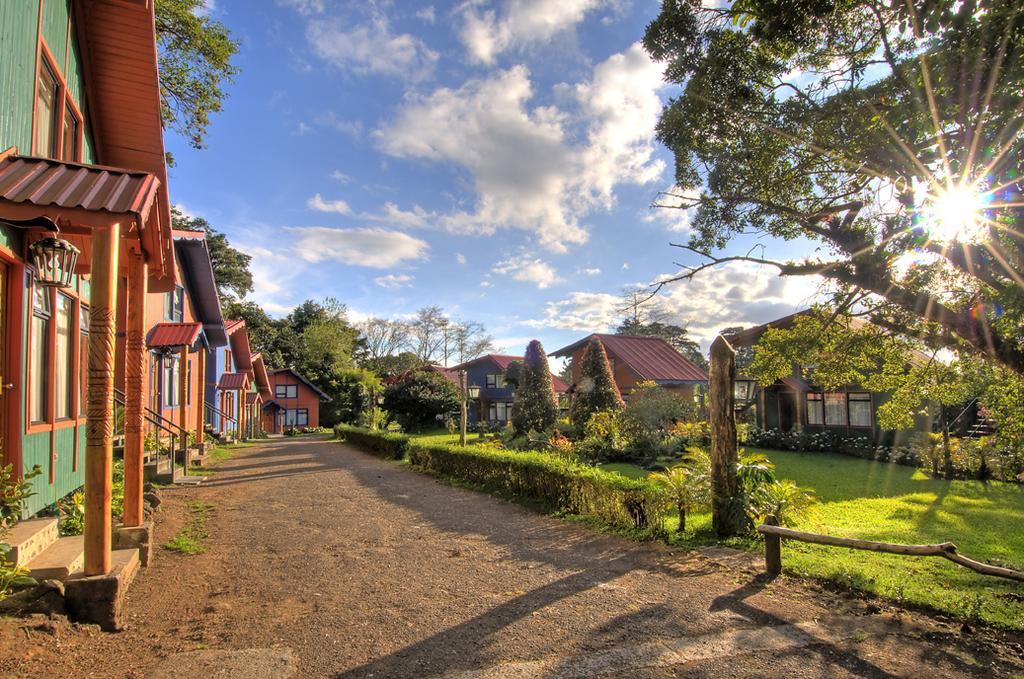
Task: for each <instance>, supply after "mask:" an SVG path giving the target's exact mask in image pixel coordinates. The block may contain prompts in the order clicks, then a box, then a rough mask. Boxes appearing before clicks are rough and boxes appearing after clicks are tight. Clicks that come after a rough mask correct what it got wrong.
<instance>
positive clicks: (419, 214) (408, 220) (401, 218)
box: [360, 201, 438, 229]
mask: <svg viewBox="0 0 1024 679" xmlns="http://www.w3.org/2000/svg"><path fill="white" fill-rule="evenodd" d="M360 216H361V217H362V218H363V219H366V220H369V221H371V222H383V223H385V224H394V225H395V226H404V227H409V228H416V229H425V228H429V227H430V226H432V225H433V224H434V223H435V222H436V221H437V220H438V215H437V213H435V212H427V211H426V210H424V209H423V208H422V207H420V206H419V205H413V206H412V209H411V210H403V209H402V208H400V207H398V205H396V204H395V203H392V202H390V201H388V202H387V203H384V209H383V210H382V211H381V212H379V213H375V214H373V213H364V214H362V215H360Z"/></svg>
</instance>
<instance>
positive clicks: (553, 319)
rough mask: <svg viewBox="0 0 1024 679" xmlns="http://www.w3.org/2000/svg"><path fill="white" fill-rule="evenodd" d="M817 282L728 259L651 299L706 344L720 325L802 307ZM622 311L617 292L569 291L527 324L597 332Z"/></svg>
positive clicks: (741, 323)
mask: <svg viewBox="0 0 1024 679" xmlns="http://www.w3.org/2000/svg"><path fill="white" fill-rule="evenodd" d="M665 278H668V276H662V277H660V280H664V279H665ZM820 284H821V279H820V278H817V277H783V276H779V275H777V273H776V270H775V269H774V268H771V267H763V266H760V265H757V264H754V263H749V262H733V263H729V264H726V265H723V266H721V267H718V268H715V269H709V270H706V271H702V272H701V273H699V274H697V275H696V276H695V277H694V278H693V279H692V280H689V281H679V282H676V283H671V284H669V285H668V286H666V287H665V288H664V289H663V290H662V292H661V294H660V295H659V296H658V297H657V298H655V301H654V302H653V303H655V304H658V305H659V306H660V308H661V310H662V311H663V312H664V313H665V314H666V322H668V323H673V324H675V325H680V326H683V327H686V328H687V329H688V330H689V331H690V334H691V335H692V336H693V337H694V338H695V339H697V340H699V341H701V342H702V343H703V344H704V345H705V346H706V345H707V344H709V343H710V342H711V340H713V339H714V338H715V336H716V335H717V334H718V333H719V331H721V330H722V329H723V328H726V327H729V326H736V325H739V326H751V325H758V324H761V323H766V322H768V321H771V320H775V319H776V318H780V317H782V316H786V315H788V314H791V313H793V312H794V311H797V310H799V309H802V308H805V307H807V306H808V305H809V304H811V303H812V302H814V301H815V300H816V298H817V296H818V290H819V286H820ZM622 316H623V311H622V299H621V297H620V296H619V295H613V294H608V293H594V292H574V293H572V294H570V295H568V296H567V297H566V298H564V299H562V300H557V301H553V302H549V303H548V304H547V306H546V308H545V310H544V316H543V317H542V318H538V319H533V320H530V321H527V322H526V324H527V325H530V326H533V327H551V328H562V329H566V330H579V331H585V332H600V331H603V330H608V329H610V328H613V327H615V326H617V325H618V324H619V322H620V321H621V320H622Z"/></svg>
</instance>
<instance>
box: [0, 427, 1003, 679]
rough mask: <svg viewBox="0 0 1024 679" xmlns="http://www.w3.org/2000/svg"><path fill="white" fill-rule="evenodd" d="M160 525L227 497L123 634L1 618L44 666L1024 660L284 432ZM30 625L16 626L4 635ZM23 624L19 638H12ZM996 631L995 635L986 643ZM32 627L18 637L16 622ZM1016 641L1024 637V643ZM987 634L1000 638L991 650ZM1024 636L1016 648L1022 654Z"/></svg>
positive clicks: (105, 672)
mask: <svg viewBox="0 0 1024 679" xmlns="http://www.w3.org/2000/svg"><path fill="white" fill-rule="evenodd" d="M164 498H165V501H164V504H163V506H162V507H161V509H160V512H159V514H158V519H159V524H158V530H157V538H158V542H159V543H160V544H162V543H163V542H165V541H166V540H168V539H169V538H170V537H171V536H172V535H174V533H175V532H176V531H177V530H178V529H180V527H181V526H182V525H183V523H184V521H185V519H186V517H187V514H188V512H187V509H186V507H187V505H188V503H190V502H193V501H196V500H202V501H204V502H207V503H209V504H212V505H213V507H214V509H213V511H212V514H211V518H210V521H209V523H208V530H209V538H208V539H207V541H206V546H207V549H206V552H205V553H203V554H200V555H196V556H181V555H178V554H174V553H170V552H167V551H166V550H163V549H158V550H157V553H156V555H155V559H154V561H155V563H154V565H153V566H152V567H150V568H149V569H148V570H146V571H145V572H143V573H141V574H140V576H139V577H138V578H137V579H136V582H135V584H134V585H133V587H132V589H131V591H130V592H129V595H128V598H129V601H128V610H129V611H130V614H131V619H130V623H129V627H128V629H127V630H126V631H124V632H122V633H120V634H103V633H100V632H98V631H94V630H92V629H90V628H82V627H77V626H75V627H69V626H60V625H41V626H33V625H31V624H26V623H24V622H21V621H4V622H3V623H0V639H2V637H3V636H4V635H8V637H7V643H6V644H3V643H0V674H2V675H3V676H38V677H65V676H67V677H71V676H74V677H93V676H96V677H100V676H102V677H107V676H109V677H197V676H199V677H203V676H209V677H246V678H247V679H255V678H258V677H264V676H265V677H286V676H297V677H371V676H372V677H434V676H438V677H441V676H447V677H452V678H459V679H467V678H469V677H486V678H511V677H515V678H517V679H518V678H520V677H671V676H695V677H699V676H716V677H721V676H736V677H747V676H749V677H765V676H771V677H847V676H871V677H876V676H877V677H885V676H922V675H924V674H927V675H929V676H930V677H933V678H934V677H944V676H993V675H994V674H995V675H999V674H1005V675H1010V676H1012V674H1013V673H1014V672H1019V671H1021V670H1020V669H1019V667H1018V666H1017V664H1018V663H1020V662H1021V660H1020V657H1019V655H1015V654H1014V649H1013V647H1012V642H1014V641H1015V640H1014V639H1009V638H1008V637H1005V636H1003V637H998V636H996V637H991V636H990V637H987V641H986V640H983V639H981V638H980V637H979V636H977V635H975V636H973V637H969V638H968V639H969V643H968V641H963V640H961V637H960V636H959V634H958V633H957V632H956V629H957V628H955V627H953V626H950V625H947V624H944V623H942V622H941V621H937V620H933V619H931V618H928V617H926V616H922V615H920V614H913V615H904V616H900V615H898V614H893V613H892V612H887V611H882V612H879V611H878V608H877V607H876V606H873V605H872V604H871V602H868V601H864V600H859V599H854V598H850V597H844V596H841V595H837V594H833V593H830V592H828V591H825V590H823V589H821V588H819V587H816V586H814V585H811V584H807V583H804V582H801V581H796V580H791V579H788V578H780V579H779V580H776V581H775V582H766V581H764V580H763V579H761V578H759V577H757V576H756V571H755V569H751V568H743V567H742V565H743V564H744V563H745V562H746V561H747V559H746V558H744V557H740V558H739V559H736V560H733V561H732V562H729V559H727V558H725V559H723V557H722V552H721V550H719V551H718V552H715V553H711V552H709V553H706V554H698V553H692V552H690V553H685V552H674V551H672V550H669V549H668V548H666V547H664V546H662V545H659V544H646V543H645V544H640V543H635V542H630V541H627V540H624V539H621V538H618V537H616V536H609V535H602V534H599V533H596V532H593V531H591V530H588V529H586V528H583V527H580V526H576V525H573V524H571V523H568V522H565V521H561V520H558V519H554V518H550V517H545V516H541V515H538V514H535V513H532V512H530V511H528V510H525V509H523V508H521V507H519V506H517V505H515V504H512V503H509V502H505V501H503V500H500V499H496V498H493V497H490V496H488V495H485V494H480V493H474V492H471V491H467V490H463V489H459V488H453V487H449V486H446V485H444V484H441V483H438V482H437V481H435V480H433V479H431V478H429V477H427V476H424V475H421V474H418V473H415V472H412V471H410V470H408V469H405V468H404V467H402V466H401V465H399V464H396V463H390V462H384V461H381V460H378V459H376V458H374V457H371V456H369V455H365V454H363V453H361V452H358V451H355V450H353V449H351V448H348V447H345V446H342V445H340V444H337V443H333V442H329V441H323V440H316V439H310V438H300V439H294V440H276V441H273V442H270V443H268V444H266V445H262V446H259V447H256V448H252V449H249V450H246V451H244V452H242V453H241V454H240V455H239V456H238V457H236V458H235V459H233V460H230V461H228V462H226V463H225V464H223V465H222V466H220V467H219V468H218V471H217V473H216V474H214V475H212V476H211V477H210V480H209V481H208V482H207V483H205V484H203V485H202V486H199V487H194V488H176V489H173V490H169V491H166V492H165V493H164ZM11 635H15V636H11ZM15 637H16V639H17V640H16V641H15V640H14V639H15ZM992 639H996V640H997V641H996V642H993V641H992ZM22 640H24V641H22ZM1019 648H1020V647H1019V645H1018V646H1017V649H1019ZM993 649H994V650H993ZM1017 653H1019V650H1018V651H1017Z"/></svg>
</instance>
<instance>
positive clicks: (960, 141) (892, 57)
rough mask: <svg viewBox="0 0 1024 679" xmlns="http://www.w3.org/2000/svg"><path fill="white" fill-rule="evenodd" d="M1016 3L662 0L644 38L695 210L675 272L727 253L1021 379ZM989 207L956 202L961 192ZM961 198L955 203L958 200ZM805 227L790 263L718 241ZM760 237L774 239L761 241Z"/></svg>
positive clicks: (684, 190)
mask: <svg viewBox="0 0 1024 679" xmlns="http://www.w3.org/2000/svg"><path fill="white" fill-rule="evenodd" d="M1022 12H1024V10H1022V6H1021V4H1020V3H1019V2H1018V1H1017V0H973V1H970V2H959V1H958V0H929V1H928V2H907V3H903V2H893V3H881V2H877V1H876V0H847V1H844V2H808V3H779V2H778V1H777V0H736V1H735V2H732V3H729V4H727V5H726V6H718V3H715V5H714V6H712V5H710V4H709V3H698V2H688V1H684V0H664V1H663V3H662V10H661V14H660V15H659V16H658V17H657V18H656V19H655V20H654V21H653V22H652V23H651V24H650V25H649V26H648V28H647V31H646V34H645V36H644V46H645V48H646V49H647V51H648V52H649V53H650V54H651V56H652V57H653V58H654V59H656V60H659V61H661V62H663V63H664V64H665V78H666V80H668V81H669V82H670V83H674V84H677V85H679V86H680V88H681V93H680V94H679V96H677V97H675V98H674V99H672V100H671V102H670V103H669V105H668V106H667V107H666V108H665V110H664V111H663V113H662V116H661V119H660V122H659V124H658V137H659V139H660V140H661V141H662V142H663V143H664V144H665V145H666V146H667V147H668V148H669V149H670V150H671V151H672V152H673V154H674V156H675V178H676V183H677V188H676V189H674V190H673V191H671V192H669V193H668V194H666V195H665V196H664V197H663V200H661V201H659V204H660V205H662V206H664V207H667V208H676V209H694V210H695V215H694V217H693V220H692V225H693V232H692V236H691V238H690V240H689V242H688V243H686V244H683V245H680V247H683V248H684V249H686V250H688V251H689V252H691V253H695V254H696V255H698V256H699V257H700V260H701V261H700V264H698V265H696V266H693V267H686V268H684V270H683V271H681V272H680V274H679V276H678V277H677V278H676V279H675V280H678V279H684V278H689V277H692V276H693V275H695V274H698V273H699V272H700V271H702V270H704V269H706V268H708V267H711V266H716V265H720V264H724V263H727V262H731V261H738V260H742V261H753V262H758V263H761V264H766V265H770V266H773V267H775V268H777V269H778V270H779V272H780V274H781V275H785V276H805V275H816V276H821V277H823V278H824V279H825V280H826V281H828V282H829V284H830V289H831V290H832V291H833V293H834V294H835V300H834V303H833V305H832V306H833V308H835V309H839V310H840V311H847V310H857V311H859V312H860V313H864V314H866V315H867V316H869V317H870V318H871V320H873V321H874V322H875V323H876V324H878V325H880V326H882V327H884V328H886V329H890V330H895V331H896V332H899V333H903V334H906V335H910V336H915V337H921V338H923V339H924V340H926V342H927V343H928V345H929V346H930V347H947V348H952V349H955V350H963V351H968V352H971V353H974V354H977V355H981V356H984V357H987V358H988V359H990V360H992V361H994V362H997V363H999V364H1001V365H1002V366H1004V367H1005V368H1006V369H1008V370H1010V371H1013V372H1015V373H1017V374H1024V332H1022V318H1024V288H1022V286H1021V285H1020V281H1021V280H1022V272H1024V236H1022V235H1021V223H1022V222H1021V219H1020V216H1021V209H1022V208H1021V204H1022V201H1021V199H1020V192H1021V185H1020V177H1021V176H1022V169H1024V168H1022V164H1024V153H1022V151H1024V136H1022V135H1021V134H1020V128H1021V115H1020V114H1021V109H1022V107H1024V87H1022V83H1024V59H1021V52H1022V50H1024V16H1022ZM972 194H976V195H980V196H981V197H982V198H984V200H985V201H986V202H987V205H985V206H984V207H983V209H981V208H979V210H978V211H977V214H973V213H972V212H973V211H970V210H968V211H967V212H968V214H966V215H965V214H961V215H960V218H954V215H952V214H950V213H951V212H952V213H963V212H965V210H964V206H963V203H964V202H965V201H971V195H972ZM958 201H959V202H958ZM751 235H755V236H769V237H773V238H775V239H781V240H786V241H797V240H806V241H809V242H810V244H811V246H812V247H813V248H814V251H813V254H812V255H810V256H808V257H806V258H805V259H801V260H787V259H785V258H772V257H770V256H769V255H770V253H765V254H761V253H762V252H764V250H765V248H762V250H760V251H750V252H747V254H742V255H733V254H722V253H721V251H722V249H723V248H725V247H726V245H727V244H728V243H729V242H730V241H732V240H734V239H736V238H739V237H743V238H749V237H750V236H751ZM766 247H770V246H766Z"/></svg>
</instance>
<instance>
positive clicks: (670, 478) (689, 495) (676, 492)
mask: <svg viewBox="0 0 1024 679" xmlns="http://www.w3.org/2000/svg"><path fill="white" fill-rule="evenodd" d="M649 478H650V479H651V481H654V482H655V483H656V484H657V485H658V486H660V487H661V488H663V489H664V490H665V496H666V498H667V499H668V500H669V502H671V503H672V505H673V507H674V508H675V509H676V511H678V512H679V527H678V529H677V531H678V532H680V533H683V532H685V531H686V513H687V512H688V511H691V510H694V509H698V508H700V507H703V506H705V505H706V504H707V503H708V501H709V500H710V497H711V478H710V476H709V475H708V474H707V472H706V471H705V470H704V469H703V468H701V467H700V466H697V465H693V466H688V465H686V464H679V465H676V466H675V467H672V468H671V469H667V470H665V471H663V472H655V473H653V474H651V475H650V477H649Z"/></svg>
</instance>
